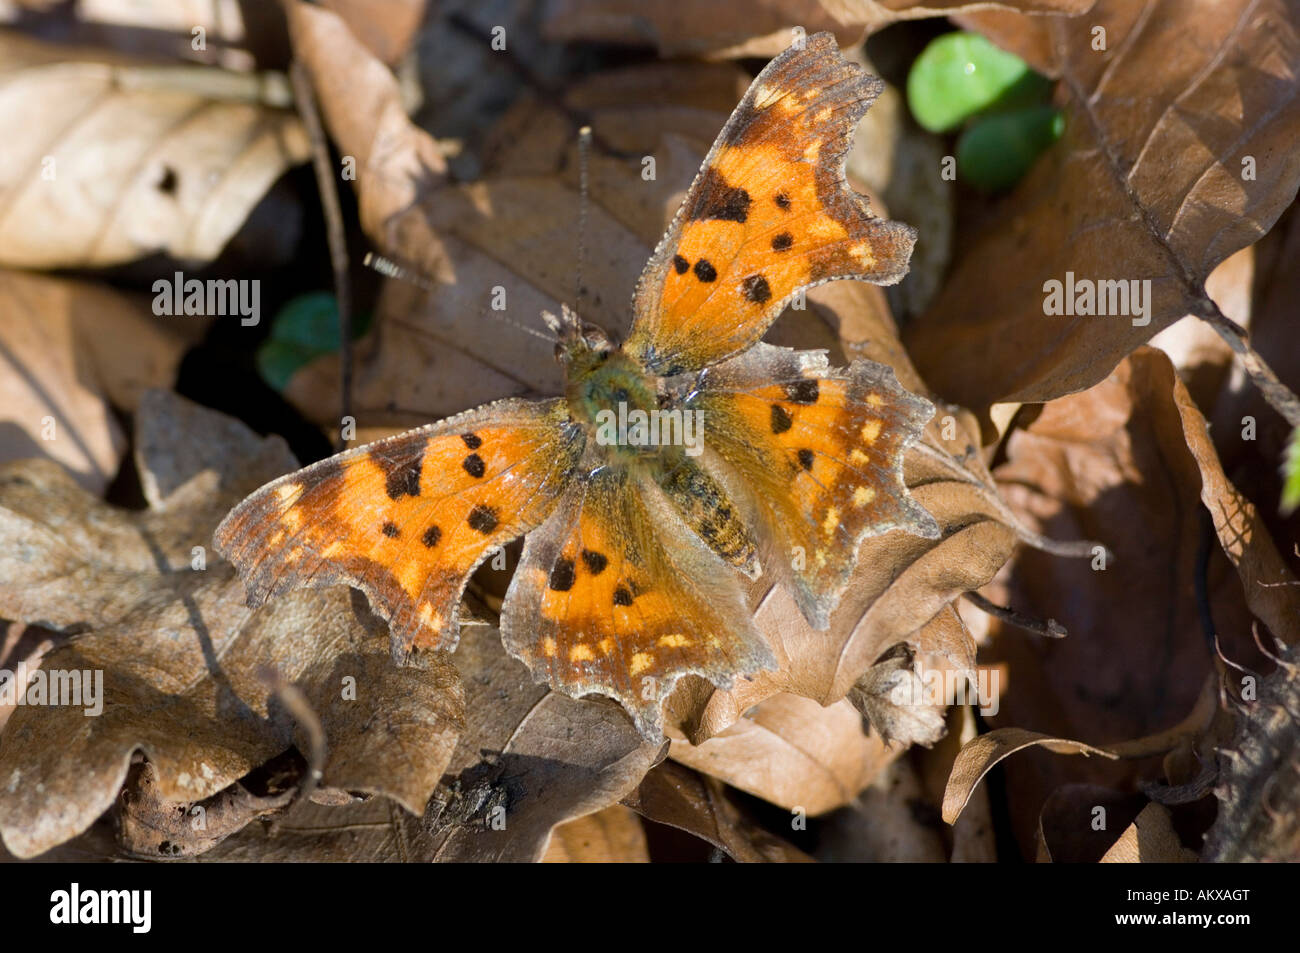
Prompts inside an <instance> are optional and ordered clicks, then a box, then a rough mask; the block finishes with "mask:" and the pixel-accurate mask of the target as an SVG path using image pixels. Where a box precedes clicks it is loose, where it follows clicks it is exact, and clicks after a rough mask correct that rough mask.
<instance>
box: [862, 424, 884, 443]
mask: <svg viewBox="0 0 1300 953" xmlns="http://www.w3.org/2000/svg"><path fill="white" fill-rule="evenodd" d="M882 426H883V424H882V423H881V421H880V420H879V419H878V418H877V419H873V420H868V421H867V422H866V423H865V424H863V425H862V439H863V440H865V441H866V442H867V443H875V442H876V438H877V437H879V436H880V428H881V427H882Z"/></svg>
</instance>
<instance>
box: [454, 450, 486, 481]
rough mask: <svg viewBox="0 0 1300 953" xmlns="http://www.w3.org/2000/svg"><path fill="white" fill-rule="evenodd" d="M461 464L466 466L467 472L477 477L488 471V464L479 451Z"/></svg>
mask: <svg viewBox="0 0 1300 953" xmlns="http://www.w3.org/2000/svg"><path fill="white" fill-rule="evenodd" d="M460 465H461V466H462V467H464V468H465V472H466V473H468V474H469V475H470V476H472V477H474V478H475V479H479V478H481V477H482V476H483V474H484V473H486V472H487V465H486V464H485V463H484V462H483V458H482V457H480V456H479V455H478V454H477V453H471V454H470V455H469V456H468V457H466V458H465V459H464V460H462V461H461V462H460Z"/></svg>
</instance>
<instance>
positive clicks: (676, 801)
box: [623, 761, 812, 863]
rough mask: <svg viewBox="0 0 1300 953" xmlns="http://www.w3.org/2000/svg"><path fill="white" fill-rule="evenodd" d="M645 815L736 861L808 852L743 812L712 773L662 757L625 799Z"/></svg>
mask: <svg viewBox="0 0 1300 953" xmlns="http://www.w3.org/2000/svg"><path fill="white" fill-rule="evenodd" d="M623 803H624V804H626V805H628V806H629V807H631V808H632V809H633V810H634V811H636V812H637V813H638V814H640V815H641V816H642V817H644V818H646V819H647V820H650V821H654V822H655V823H657V824H666V825H668V826H669V827H675V828H677V829H678V830H682V831H686V832H687V833H688V834H694V835H695V836H696V837H698V838H700V839H701V840H704V841H707V842H708V843H710V844H712V845H713V846H714V847H716V848H717V849H718V850H720V851H723V852H724V853H726V854H727V856H729V857H730V858H731V859H732V860H734V861H737V862H738V863H764V862H772V863H792V862H793V863H808V862H811V861H812V858H811V857H809V856H808V855H807V854H805V853H804V852H803V851H801V850H799V849H798V848H797V847H795V846H794V845H793V844H790V843H788V842H786V841H784V840H782V839H781V838H779V837H777V836H775V835H774V834H772V833H770V832H768V831H767V830H765V829H764V828H762V827H760V826H759V825H758V824H756V823H754V822H753V821H751V820H750V819H749V818H747V817H746V816H745V815H744V813H743V812H742V811H741V810H740V808H739V807H738V806H737V805H736V804H734V803H733V802H732V800H731V798H730V797H729V796H728V794H727V789H726V787H725V785H723V784H722V783H721V782H720V781H718V780H717V779H715V778H710V777H707V776H706V775H702V774H699V773H697V772H695V771H692V770H691V769H690V768H688V767H685V766H684V765H681V764H678V763H676V762H674V761H665V762H664V763H663V764H661V765H659V766H657V767H656V768H655V769H654V770H652V771H651V772H650V773H649V774H647V775H646V776H645V778H643V779H642V781H641V783H640V784H639V785H638V786H637V788H636V790H635V791H633V792H632V793H631V794H629V795H628V796H627V797H626V798H624V799H623Z"/></svg>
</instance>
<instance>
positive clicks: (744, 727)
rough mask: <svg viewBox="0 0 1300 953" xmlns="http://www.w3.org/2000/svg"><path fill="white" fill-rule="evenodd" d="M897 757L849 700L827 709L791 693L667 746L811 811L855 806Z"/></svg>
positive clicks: (687, 761) (682, 757)
mask: <svg viewBox="0 0 1300 953" xmlns="http://www.w3.org/2000/svg"><path fill="white" fill-rule="evenodd" d="M670 734H671V733H670ZM897 754H898V752H897V751H890V750H888V749H887V748H886V746H885V744H884V743H883V742H882V741H881V740H880V738H879V736H877V735H870V736H868V735H867V734H866V733H865V732H864V731H863V726H862V716H861V715H859V714H858V712H857V710H856V709H855V708H854V707H853V706H852V705H850V704H849V703H848V702H847V701H841V702H838V703H836V704H834V705H831V706H830V707H828V708H823V707H822V706H821V705H819V704H818V703H817V702H815V701H813V700H811V699H808V698H801V697H799V696H798V695H790V694H778V695H773V696H772V697H771V698H768V699H767V700H765V701H764V702H762V704H760V705H758V706H757V707H755V708H754V710H753V711H752V712H749V713H747V714H746V716H745V717H743V718H740V719H738V720H737V721H735V722H734V723H733V724H732V725H730V726H729V727H728V728H727V729H726V730H725V731H723V732H720V733H718V734H716V735H713V736H712V737H710V738H709V739H708V740H707V741H704V742H702V743H701V744H699V745H692V744H690V743H689V742H688V741H686V740H685V739H682V738H673V741H672V746H671V748H670V749H669V757H671V758H672V759H673V760H675V761H679V762H681V763H682V764H684V765H686V766H688V767H691V768H694V769H695V770H697V771H701V772H703V773H704V774H708V775H711V776H713V777H715V778H718V779H720V780H722V781H725V782H726V783H728V784H730V785H731V786H732V787H736V788H740V789H741V790H742V791H748V792H749V793H750V794H754V795H757V796H758V797H761V798H763V800H765V801H770V802H771V803H773V804H776V805H779V806H780V807H783V808H785V809H786V810H788V811H800V812H803V813H804V814H805V815H806V816H816V815H819V814H825V813H826V812H827V811H833V810H835V808H837V807H843V806H844V805H846V804H848V803H850V802H851V801H852V800H853V799H854V798H856V797H857V796H858V794H860V793H861V792H862V790H863V789H864V788H865V787H866V786H867V785H868V784H870V783H871V780H872V778H874V777H875V776H876V774H878V773H879V772H880V770H881V769H882V768H883V767H884V766H885V765H886V764H888V763H889V761H890V760H892V759H893V758H894V757H896V756H897Z"/></svg>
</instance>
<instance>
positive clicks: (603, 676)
mask: <svg viewBox="0 0 1300 953" xmlns="http://www.w3.org/2000/svg"><path fill="white" fill-rule="evenodd" d="M882 88H883V84H882V83H881V82H880V81H879V80H878V79H876V78H874V77H872V76H870V75H868V74H867V73H866V72H864V71H863V70H861V69H860V68H858V67H856V66H854V65H852V64H850V63H849V62H847V61H846V60H845V59H844V58H843V56H842V55H841V54H840V52H839V50H838V48H837V46H836V45H835V42H834V39H833V37H832V36H831V35H830V34H828V33H822V34H816V35H814V36H811V37H808V38H807V39H806V41H805V43H804V45H803V48H796V47H791V48H790V49H788V50H786V51H785V52H783V53H782V54H780V55H779V56H777V57H776V58H775V59H773V60H772V61H771V63H769V64H768V66H767V67H766V68H765V69H764V70H763V71H762V72H761V73H760V74H759V75H758V77H757V78H756V79H755V80H754V82H753V84H752V85H751V86H750V88H749V90H748V91H747V92H746V94H745V96H744V97H743V98H742V100H741V102H740V104H739V105H738V106H737V107H736V110H735V112H734V113H733V114H732V116H731V118H730V119H729V120H728V122H727V124H726V126H725V127H724V128H723V129H722V132H721V133H720V135H719V136H718V139H717V141H716V142H715V143H714V145H713V148H712V149H711V150H710V152H709V154H708V156H707V157H706V158H705V161H704V164H703V166H702V167H701V170H700V172H699V174H698V175H697V176H696V178H695V180H694V183H693V184H692V185H691V187H690V190H689V192H688V193H687V195H686V198H685V200H684V202H683V204H682V206H681V208H680V210H679V211H678V213H677V216H676V218H675V219H674V220H673V222H672V224H671V225H670V226H669V228H668V231H667V233H666V234H665V235H664V237H663V239H662V241H661V242H660V243H659V246H658V247H657V248H656V250H655V252H654V255H653V256H652V257H651V259H650V261H649V263H648V264H647V265H646V267H645V270H644V272H643V273H642V275H641V278H640V280H639V281H638V283H637V286H636V289H635V293H634V295H633V300H632V308H633V322H632V326H631V331H630V333H629V334H628V336H627V339H626V341H625V342H623V343H621V344H620V343H618V342H616V341H615V340H613V339H612V338H611V337H610V335H608V334H607V333H606V332H604V331H602V330H601V329H599V328H597V327H595V326H593V325H591V324H589V323H587V322H585V321H583V320H582V319H581V318H580V317H579V316H578V315H577V314H576V313H574V312H573V311H571V310H570V309H569V308H568V307H567V306H565V307H562V309H561V312H560V314H559V315H558V316H555V315H550V314H544V315H543V318H544V319H545V321H546V323H547V324H548V326H549V327H550V329H551V330H552V332H554V333H555V335H556V336H557V339H558V343H557V344H556V356H557V358H558V360H559V361H560V362H561V364H562V365H563V368H564V372H565V382H566V383H565V391H564V394H563V395H562V396H560V397H556V398H552V399H549V400H537V401H531V400H523V399H515V398H512V399H506V400H501V401H498V402H495V403H491V404H488V405H486V406H483V407H480V408H478V409H476V410H471V411H468V412H466V413H463V414H459V415H457V416H454V417H451V418H448V419H446V420H443V421H441V422H439V423H434V424H430V425H428V426H425V427H421V428H418V429H415V430H411V431H408V432H406V433H403V434H400V435H398V436H395V437H391V438H389V439H385V440H380V441H378V442H376V443H372V444H369V445H368V446H363V447H359V448H356V449H352V450H348V451H346V452H344V453H340V454H338V455H337V456H334V457H330V458H329V459H326V460H322V461H320V462H319V463H316V464H313V465H312V466H309V467H306V468H305V469H302V470H299V471H298V472H296V473H291V474H289V475H287V476H284V477H281V478H280V479H278V480H275V481H273V482H272V483H269V484H267V485H266V486H264V487H262V488H261V489H259V490H257V491H256V492H255V493H253V494H252V495H251V496H249V497H248V498H247V499H245V500H244V501H243V502H241V503H240V504H239V505H238V506H236V507H235V509H234V510H232V511H231V512H230V514H229V515H228V516H227V517H226V519H225V520H224V521H223V522H222V524H221V525H220V527H218V529H217V532H216V544H217V548H218V550H219V551H220V552H221V553H222V554H223V555H224V556H225V558H227V559H228V560H229V561H230V562H231V563H233V564H234V565H235V567H236V568H237V569H238V570H239V572H240V574H241V576H242V577H243V579H244V582H245V586H246V589H247V593H248V600H249V603H250V604H251V605H258V604H260V603H262V602H264V601H265V600H267V599H269V598H272V597H274V596H276V595H278V594H280V593H283V592H285V591H286V590H288V589H291V588H293V587H298V586H328V585H337V584H341V583H346V584H349V585H352V586H354V587H356V588H358V589H360V590H362V592H364V593H365V595H366V596H367V597H368V598H369V600H370V603H371V605H372V607H373V608H374V609H375V610H376V611H377V612H379V613H380V614H382V615H383V616H384V617H385V618H386V619H387V620H388V623H389V629H390V632H391V636H392V642H393V651H394V655H395V657H397V658H398V659H399V660H405V659H409V658H410V656H411V654H412V653H413V652H416V651H428V650H435V649H447V650H450V649H454V648H455V645H456V642H457V638H458V634H459V629H458V622H457V618H458V616H457V612H458V607H459V604H460V600H461V597H462V594H463V592H464V590H465V587H466V585H467V583H468V580H469V577H470V574H471V573H473V572H474V570H475V568H476V567H477V566H478V565H479V564H480V563H481V562H482V561H483V560H484V559H486V558H487V557H488V556H490V555H492V554H493V553H494V552H496V551H497V550H498V549H499V548H500V547H502V546H503V545H505V544H506V543H508V542H510V541H512V540H514V539H517V538H518V537H520V536H524V537H525V540H524V547H523V553H522V556H521V557H520V563H519V566H518V568H517V570H516V572H515V575H514V577H513V579H512V581H511V583H510V586H509V589H508V590H507V593H506V596H505V600H504V603H503V606H502V610H501V623H500V630H501V636H502V638H503V640H504V643H505V645H506V648H507V649H508V650H509V652H510V653H511V654H512V655H514V656H515V657H517V658H518V659H520V660H521V661H523V662H524V663H525V664H526V665H527V666H528V667H529V669H530V670H531V671H532V673H533V675H534V677H535V678H537V679H538V680H539V681H545V682H547V683H548V684H549V685H550V686H551V687H552V688H554V689H555V690H558V691H561V692H564V693H566V694H569V695H571V696H574V697H579V696H583V695H589V694H601V695H606V696H609V697H612V698H614V699H616V700H617V701H619V702H620V703H621V704H622V705H623V707H624V708H625V709H626V710H627V711H628V712H629V714H631V716H632V717H633V719H634V720H635V722H636V724H637V727H638V728H639V729H640V731H641V732H642V734H644V735H646V736H647V737H650V738H657V737H661V736H662V713H661V705H662V702H663V700H664V699H665V698H666V697H667V696H668V694H669V693H670V692H671V691H672V689H673V686H674V684H675V683H676V682H677V680H678V679H680V678H681V677H682V676H684V675H688V674H693V675H698V676H701V677H703V678H705V679H707V680H708V681H710V682H712V683H714V684H716V685H719V686H724V687H725V686H729V685H731V684H732V683H733V680H734V679H735V678H737V677H742V676H746V675H752V674H753V673H755V672H758V671H761V670H763V669H766V668H772V667H774V665H775V660H774V656H773V653H772V650H771V648H770V647H769V646H768V645H767V643H766V641H765V639H764V637H763V636H762V635H761V634H760V633H759V631H758V630H757V628H756V627H755V625H754V623H753V621H752V616H751V613H750V612H749V610H748V609H747V607H746V603H745V588H746V587H745V580H746V578H747V577H748V578H750V579H752V578H756V577H757V575H758V574H759V572H760V568H761V569H762V570H763V571H766V572H769V573H771V574H772V575H773V577H774V578H775V579H776V580H777V581H778V582H779V583H780V584H782V585H783V586H785V587H786V588H787V589H788V591H789V592H790V593H791V594H792V596H793V597H794V599H795V601H796V602H797V604H798V606H799V608H800V610H801V611H802V613H803V615H804V616H805V618H806V619H807V620H808V622H809V623H810V624H811V625H812V626H814V627H815V628H818V629H824V628H826V627H827V626H828V625H829V621H830V614H831V611H832V610H833V609H834V608H835V606H836V604H837V603H838V601H839V599H840V597H841V595H842V593H843V591H844V589H845V587H846V586H847V584H848V581H849V577H850V574H851V572H852V570H853V568H854V565H855V563H856V560H857V552H858V548H859V545H860V543H861V542H862V540H863V539H864V538H866V537H867V536H869V535H876V534H880V533H884V532H887V531H890V530H904V531H906V532H909V533H913V534H916V535H919V536H924V537H929V538H936V537H937V536H938V535H939V527H938V525H937V524H936V522H935V520H934V519H933V517H932V516H931V515H930V514H929V513H928V512H926V510H925V509H924V508H923V507H921V506H920V505H919V504H918V503H917V502H916V501H915V500H913V499H912V498H911V497H910V496H909V494H908V492H907V489H906V487H905V486H904V483H903V478H902V458H903V451H904V449H905V448H906V447H907V446H908V445H909V444H910V443H912V442H913V441H915V440H916V439H918V437H919V435H920V432H921V429H922V428H923V427H924V426H925V424H926V422H927V421H928V420H929V419H930V418H931V416H932V415H933V413H934V408H933V406H932V405H931V404H930V403H929V402H928V401H927V400H925V399H923V398H921V397H918V396H916V395H914V394H911V393H909V392H907V391H906V390H904V389H903V388H902V387H901V385H900V384H899V383H898V381H897V380H896V378H895V376H894V373H893V371H892V370H891V369H890V368H887V367H885V366H883V365H880V364H876V363H873V362H871V361H865V360H858V361H854V362H853V363H852V364H850V365H849V366H848V367H847V368H837V367H831V366H830V365H829V362H828V359H827V357H826V354H825V352H822V351H796V350H790V349H786V348H779V347H775V346H772V345H769V344H766V343H763V342H761V341H760V338H761V337H762V336H763V334H764V333H765V332H766V330H767V328H768V327H769V326H770V325H771V324H772V322H773V321H775V320H776V318H777V317H778V315H780V314H781V312H782V310H783V309H784V307H785V306H786V304H787V303H788V302H789V301H790V300H791V299H792V298H793V297H794V296H795V294H796V293H798V292H799V291H800V290H801V289H806V288H809V287H812V286H814V285H817V284H821V283H823V282H826V281H831V280H834V279H839V278H858V279H865V280H868V281H872V282H875V283H878V284H892V283H894V282H897V281H898V280H899V279H901V278H902V277H903V275H904V274H905V273H906V271H907V267H908V260H909V258H910V256H911V251H912V246H913V244H914V242H915V240H916V233H915V231H914V230H913V229H911V228H910V227H908V226H906V225H903V224H901V223H897V222H892V221H888V220H885V219H881V218H877V217H875V216H873V215H872V214H871V213H870V211H869V209H868V205H867V202H866V200H865V198H864V197H863V196H861V195H859V194H858V193H856V192H854V191H853V190H852V189H851V188H850V186H849V185H848V183H847V181H846V179H845V174H844V161H845V155H846V153H847V151H848V149H849V145H850V143H851V137H852V134H853V131H854V130H855V128H856V126H857V123H858V121H859V120H860V119H861V117H862V115H863V114H864V113H865V112H866V110H867V109H868V107H869V106H870V105H871V103H872V102H873V101H874V100H875V98H876V97H877V96H878V95H879V93H880V90H881V89H882Z"/></svg>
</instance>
